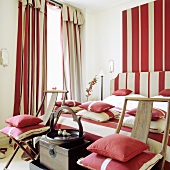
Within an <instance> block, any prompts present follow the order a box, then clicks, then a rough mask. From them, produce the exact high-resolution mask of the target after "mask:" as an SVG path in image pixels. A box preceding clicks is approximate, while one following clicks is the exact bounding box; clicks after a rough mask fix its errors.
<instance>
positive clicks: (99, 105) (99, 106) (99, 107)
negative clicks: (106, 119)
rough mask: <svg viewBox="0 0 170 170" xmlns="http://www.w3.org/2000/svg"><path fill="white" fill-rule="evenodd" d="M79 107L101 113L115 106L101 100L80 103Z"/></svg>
mask: <svg viewBox="0 0 170 170" xmlns="http://www.w3.org/2000/svg"><path fill="white" fill-rule="evenodd" d="M79 107H80V108H82V109H85V110H88V111H91V112H96V113H100V112H105V111H107V110H109V109H111V108H113V107H114V106H113V105H110V104H108V103H105V102H101V101H100V102H85V103H83V104H81V105H79Z"/></svg>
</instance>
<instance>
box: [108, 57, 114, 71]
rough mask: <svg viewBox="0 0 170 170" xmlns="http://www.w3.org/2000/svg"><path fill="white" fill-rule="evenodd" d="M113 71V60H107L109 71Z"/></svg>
mask: <svg viewBox="0 0 170 170" xmlns="http://www.w3.org/2000/svg"><path fill="white" fill-rule="evenodd" d="M113 71H114V62H113V60H110V61H109V73H112V72H113Z"/></svg>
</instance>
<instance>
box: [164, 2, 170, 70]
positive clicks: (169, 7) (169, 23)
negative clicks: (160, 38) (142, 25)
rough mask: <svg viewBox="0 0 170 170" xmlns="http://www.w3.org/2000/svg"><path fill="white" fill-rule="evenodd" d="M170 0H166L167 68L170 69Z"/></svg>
mask: <svg viewBox="0 0 170 170" xmlns="http://www.w3.org/2000/svg"><path fill="white" fill-rule="evenodd" d="M169 63H170V1H169V0H165V70H167V71H170V66H169V65H170V64H169Z"/></svg>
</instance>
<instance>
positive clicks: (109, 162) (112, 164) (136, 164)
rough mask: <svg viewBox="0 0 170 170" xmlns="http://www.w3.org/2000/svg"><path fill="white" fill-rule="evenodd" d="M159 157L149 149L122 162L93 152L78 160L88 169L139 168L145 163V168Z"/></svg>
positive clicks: (121, 169) (127, 169) (119, 169)
mask: <svg viewBox="0 0 170 170" xmlns="http://www.w3.org/2000/svg"><path fill="white" fill-rule="evenodd" d="M152 158H155V160H154V161H152ZM159 159H160V156H157V155H156V156H155V153H153V152H148V151H144V152H142V153H141V154H139V155H137V156H136V157H134V158H133V159H131V160H129V161H127V162H120V161H117V160H115V159H111V158H107V157H104V156H102V155H99V154H96V153H92V154H90V155H88V156H87V157H85V158H83V159H82V160H80V161H78V164H79V165H81V166H83V167H85V168H88V169H106V170H139V169H140V168H141V167H142V166H143V164H144V168H145V169H148V168H151V167H152V166H154V165H155V164H156V163H157V161H158V160H159Z"/></svg>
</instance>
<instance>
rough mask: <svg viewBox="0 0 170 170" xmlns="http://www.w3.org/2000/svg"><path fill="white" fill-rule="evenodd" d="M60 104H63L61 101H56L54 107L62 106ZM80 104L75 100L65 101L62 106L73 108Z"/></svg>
mask: <svg viewBox="0 0 170 170" xmlns="http://www.w3.org/2000/svg"><path fill="white" fill-rule="evenodd" d="M62 102H63V101H62V100H60V101H56V103H55V105H56V106H59V107H60V106H61V105H62ZM80 104H81V103H80V102H78V101H75V100H65V103H64V106H68V107H75V106H78V105H80Z"/></svg>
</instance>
